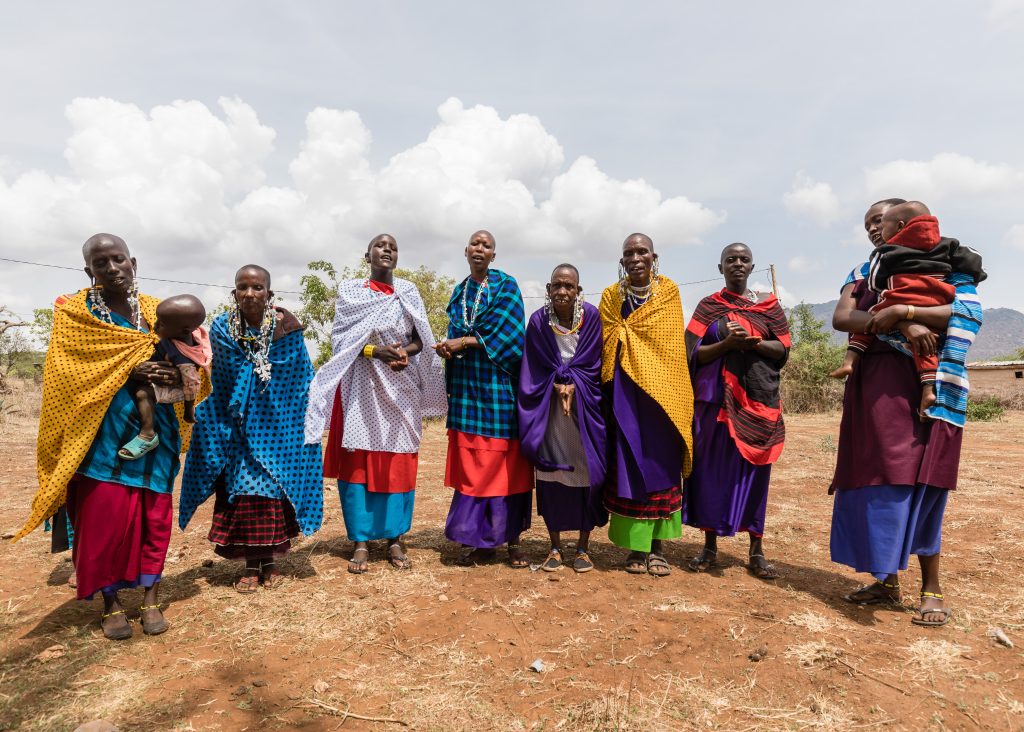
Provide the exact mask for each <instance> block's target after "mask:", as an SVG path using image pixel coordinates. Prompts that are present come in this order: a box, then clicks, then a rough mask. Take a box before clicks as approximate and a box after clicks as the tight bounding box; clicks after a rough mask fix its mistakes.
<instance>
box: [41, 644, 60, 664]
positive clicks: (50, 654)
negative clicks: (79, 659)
mask: <svg viewBox="0 0 1024 732" xmlns="http://www.w3.org/2000/svg"><path fill="white" fill-rule="evenodd" d="M65 653H67V649H66V648H65V647H64V646H62V645H60V644H57V645H54V646H50V647H49V648H47V649H45V650H43V651H40V653H39V655H38V656H36V660H37V661H52V660H53V659H55V658H60V657H61V656H63V655H64V654H65Z"/></svg>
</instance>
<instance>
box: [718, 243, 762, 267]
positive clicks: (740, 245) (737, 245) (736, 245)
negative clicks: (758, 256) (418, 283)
mask: <svg viewBox="0 0 1024 732" xmlns="http://www.w3.org/2000/svg"><path fill="white" fill-rule="evenodd" d="M730 249H744V250H746V252H747V254H749V255H750V256H751V257H753V256H754V253H753V252H752V251H750V247H748V246H747V245H746V244H744V243H743V242H741V241H738V242H734V243H733V244H726V245H725V246H724V247H722V253H721V254H720V255H718V261H719V262H721V261H722V260H724V259H725V253H726V252H728V251H729V250H730Z"/></svg>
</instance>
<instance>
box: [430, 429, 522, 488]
mask: <svg viewBox="0 0 1024 732" xmlns="http://www.w3.org/2000/svg"><path fill="white" fill-rule="evenodd" d="M444 484H445V485H446V486H448V487H449V488H454V489H455V490H457V491H458V492H459V493H461V494H463V495H465V496H472V497H473V498H494V497H497V496H514V495H516V494H518V493H529V492H530V491H532V490H533V467H532V466H531V465H530V463H528V462H527V461H526V458H524V457H523V456H522V453H520V452H519V440H504V439H501V438H498V437H484V436H483V435H471V434H469V433H467V432H459V431H458V430H448V458H447V460H446V461H445V466H444Z"/></svg>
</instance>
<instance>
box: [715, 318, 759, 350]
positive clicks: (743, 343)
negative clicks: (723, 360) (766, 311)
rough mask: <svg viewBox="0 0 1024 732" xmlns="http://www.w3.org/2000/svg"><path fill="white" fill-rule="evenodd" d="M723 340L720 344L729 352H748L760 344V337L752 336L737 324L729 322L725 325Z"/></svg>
mask: <svg viewBox="0 0 1024 732" xmlns="http://www.w3.org/2000/svg"><path fill="white" fill-rule="evenodd" d="M725 331H726V332H725V338H723V339H722V343H723V344H725V346H724V347H725V349H726V350H729V351H749V350H750V349H751V348H753V347H754V346H756V345H757V344H758V343H760V342H761V336H752V335H750V334H749V333H747V330H746V328H744V327H743V326H742V325H740V324H739V323H734V322H733V321H731V320H729V321H726V323H725Z"/></svg>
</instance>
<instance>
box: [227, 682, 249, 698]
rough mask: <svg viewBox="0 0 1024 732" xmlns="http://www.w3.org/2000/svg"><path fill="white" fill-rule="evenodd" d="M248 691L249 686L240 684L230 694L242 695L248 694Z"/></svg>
mask: <svg viewBox="0 0 1024 732" xmlns="http://www.w3.org/2000/svg"><path fill="white" fill-rule="evenodd" d="M248 693H249V687H248V686H246V685H245V684H242V685H241V686H239V687H238V688H237V689H235V690H234V691H232V692H231V696H242V695H244V694H248Z"/></svg>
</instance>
